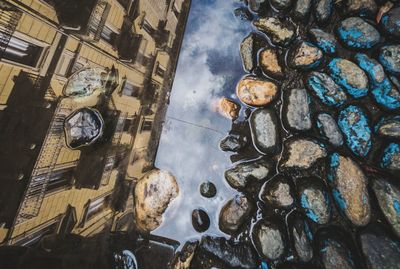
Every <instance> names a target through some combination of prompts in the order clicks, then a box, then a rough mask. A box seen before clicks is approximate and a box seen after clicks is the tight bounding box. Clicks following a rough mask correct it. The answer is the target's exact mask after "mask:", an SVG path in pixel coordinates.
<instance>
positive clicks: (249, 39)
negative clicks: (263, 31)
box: [240, 33, 262, 72]
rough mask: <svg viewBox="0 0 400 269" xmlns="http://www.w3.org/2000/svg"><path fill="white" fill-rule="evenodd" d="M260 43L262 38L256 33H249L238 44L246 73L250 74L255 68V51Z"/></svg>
mask: <svg viewBox="0 0 400 269" xmlns="http://www.w3.org/2000/svg"><path fill="white" fill-rule="evenodd" d="M261 43H262V37H260V36H259V35H258V34H256V33H250V34H249V35H248V36H246V37H245V38H244V39H243V41H242V43H240V55H241V57H242V62H243V67H244V70H245V71H246V72H251V71H252V70H253V69H254V68H255V65H256V60H257V51H258V49H259V46H261Z"/></svg>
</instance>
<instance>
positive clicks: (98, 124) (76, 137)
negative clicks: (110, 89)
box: [64, 107, 104, 149]
mask: <svg viewBox="0 0 400 269" xmlns="http://www.w3.org/2000/svg"><path fill="white" fill-rule="evenodd" d="M103 128H104V120H103V117H102V116H101V114H100V112H99V111H97V110H96V109H92V108H88V107H84V108H80V109H78V110H76V111H74V112H73V113H72V114H71V115H69V116H68V117H67V118H66V119H65V121H64V131H65V138H66V144H67V146H68V147H70V148H72V149H77V148H80V147H83V146H89V145H91V144H93V143H94V142H96V141H97V140H98V139H99V138H100V137H101V136H102V134H103Z"/></svg>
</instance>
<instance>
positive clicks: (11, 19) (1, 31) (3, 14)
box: [0, 2, 22, 59]
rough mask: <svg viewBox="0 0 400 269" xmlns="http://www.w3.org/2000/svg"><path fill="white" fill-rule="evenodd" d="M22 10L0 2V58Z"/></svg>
mask: <svg viewBox="0 0 400 269" xmlns="http://www.w3.org/2000/svg"><path fill="white" fill-rule="evenodd" d="M21 16H22V12H21V11H19V10H17V9H16V8H15V7H14V6H12V5H11V4H8V3H7V2H0V59H2V58H3V54H4V52H5V50H6V49H7V47H8V43H9V41H10V39H11V37H12V35H13V34H14V31H15V29H16V28H17V25H18V22H19V20H20V18H21Z"/></svg>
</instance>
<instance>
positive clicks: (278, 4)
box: [270, 0, 292, 9]
mask: <svg viewBox="0 0 400 269" xmlns="http://www.w3.org/2000/svg"><path fill="white" fill-rule="evenodd" d="M270 3H271V5H272V6H273V7H275V8H277V9H286V8H288V7H290V5H291V4H292V0H270Z"/></svg>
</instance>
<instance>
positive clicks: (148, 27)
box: [142, 19, 154, 35]
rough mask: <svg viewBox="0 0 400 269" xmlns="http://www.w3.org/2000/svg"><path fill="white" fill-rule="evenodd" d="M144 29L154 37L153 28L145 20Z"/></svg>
mask: <svg viewBox="0 0 400 269" xmlns="http://www.w3.org/2000/svg"><path fill="white" fill-rule="evenodd" d="M142 28H143V30H145V31H146V32H147V33H148V34H150V35H152V34H153V33H154V29H153V27H152V26H151V24H150V23H149V22H148V21H147V20H146V19H144V20H143V22H142Z"/></svg>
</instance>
